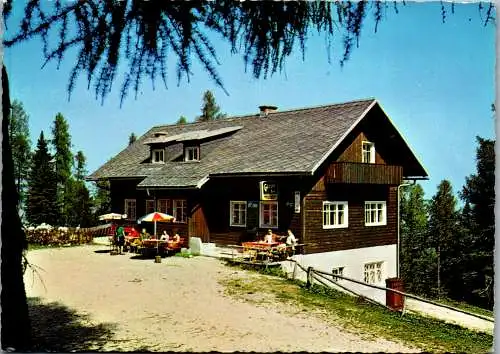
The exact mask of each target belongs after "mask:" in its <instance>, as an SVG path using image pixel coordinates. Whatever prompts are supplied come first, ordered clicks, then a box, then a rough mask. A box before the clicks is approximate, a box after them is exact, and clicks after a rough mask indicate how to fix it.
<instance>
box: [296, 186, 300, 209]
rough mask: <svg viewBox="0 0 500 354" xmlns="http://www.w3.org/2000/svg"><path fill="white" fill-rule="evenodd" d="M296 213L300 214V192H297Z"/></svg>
mask: <svg viewBox="0 0 500 354" xmlns="http://www.w3.org/2000/svg"><path fill="white" fill-rule="evenodd" d="M295 212H296V213H300V191H295Z"/></svg>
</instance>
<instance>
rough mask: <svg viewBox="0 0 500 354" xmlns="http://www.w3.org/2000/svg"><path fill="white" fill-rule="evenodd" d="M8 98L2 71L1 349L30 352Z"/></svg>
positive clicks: (3, 69)
mask: <svg viewBox="0 0 500 354" xmlns="http://www.w3.org/2000/svg"><path fill="white" fill-rule="evenodd" d="M9 113H10V95H9V81H8V78H7V70H6V69H5V66H3V67H2V118H3V119H2V134H3V140H2V165H3V166H2V167H3V169H2V225H1V227H2V270H1V272H2V295H1V304H2V321H1V323H2V349H4V350H5V349H6V348H9V347H11V348H14V349H15V350H17V351H22V350H26V349H29V345H30V339H31V333H30V332H31V329H30V320H29V313H28V303H27V298H26V291H25V289H24V281H23V267H22V255H23V250H24V249H26V247H27V244H26V235H25V234H24V231H23V229H22V225H21V220H20V219H19V214H18V212H17V204H18V202H19V196H18V195H17V189H16V185H15V181H14V163H13V160H12V149H11V146H10V141H9V140H10V139H9V116H10V114H9Z"/></svg>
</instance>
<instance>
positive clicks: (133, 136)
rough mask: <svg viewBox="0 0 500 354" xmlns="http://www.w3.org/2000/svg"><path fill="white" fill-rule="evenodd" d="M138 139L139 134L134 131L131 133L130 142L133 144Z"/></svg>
mask: <svg viewBox="0 0 500 354" xmlns="http://www.w3.org/2000/svg"><path fill="white" fill-rule="evenodd" d="M136 140H137V136H136V135H135V134H134V133H130V135H129V136H128V144H129V145H132V144H133V143H135V141H136Z"/></svg>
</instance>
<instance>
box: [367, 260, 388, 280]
mask: <svg viewBox="0 0 500 354" xmlns="http://www.w3.org/2000/svg"><path fill="white" fill-rule="evenodd" d="M383 264H384V262H373V263H365V269H364V270H365V271H364V273H365V277H364V282H365V283H368V284H381V283H382V280H383V279H384V276H383Z"/></svg>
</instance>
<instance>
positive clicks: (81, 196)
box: [68, 151, 92, 227]
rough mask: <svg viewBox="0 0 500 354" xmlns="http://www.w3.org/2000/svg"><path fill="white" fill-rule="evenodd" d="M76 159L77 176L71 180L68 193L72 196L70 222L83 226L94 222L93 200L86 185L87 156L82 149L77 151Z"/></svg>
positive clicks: (73, 224) (72, 224)
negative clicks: (92, 212)
mask: <svg viewBox="0 0 500 354" xmlns="http://www.w3.org/2000/svg"><path fill="white" fill-rule="evenodd" d="M75 161H76V168H75V178H74V179H73V178H71V179H70V181H69V192H68V193H69V195H70V196H71V198H70V200H71V204H70V205H71V209H70V211H69V213H70V214H69V215H70V217H69V224H70V225H71V226H77V225H80V226H81V227H88V226H90V225H91V224H92V214H91V206H92V201H91V198H90V194H89V191H88V189H87V186H86V185H85V175H86V174H87V171H86V167H85V162H86V158H85V155H84V154H83V152H82V151H78V152H77V153H76V155H75Z"/></svg>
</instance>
